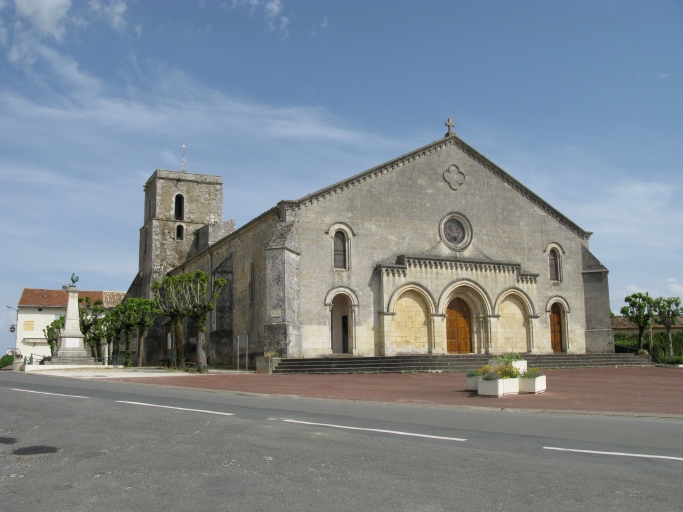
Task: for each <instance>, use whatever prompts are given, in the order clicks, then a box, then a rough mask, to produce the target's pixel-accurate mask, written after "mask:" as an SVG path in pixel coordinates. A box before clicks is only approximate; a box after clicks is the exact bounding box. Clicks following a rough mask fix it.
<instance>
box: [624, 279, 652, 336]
mask: <svg viewBox="0 0 683 512" xmlns="http://www.w3.org/2000/svg"><path fill="white" fill-rule="evenodd" d="M624 302H626V304H628V305H627V306H624V307H622V308H621V314H622V315H624V316H625V317H626V318H628V319H629V321H631V322H633V323H634V324H635V325H636V327H637V328H638V349H639V350H642V348H643V333H644V332H645V330H646V329H649V328H650V325H651V324H652V318H653V317H654V311H653V300H652V298H651V297H649V296H647V295H645V294H644V293H640V292H638V293H634V294H632V295H629V296H628V297H625V298H624Z"/></svg>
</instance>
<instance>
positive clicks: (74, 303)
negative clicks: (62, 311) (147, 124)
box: [54, 286, 93, 364]
mask: <svg viewBox="0 0 683 512" xmlns="http://www.w3.org/2000/svg"><path fill="white" fill-rule="evenodd" d="M66 291H67V294H68V300H67V303H66V318H65V320H64V329H62V332H61V333H60V334H59V341H58V348H57V350H56V351H55V356H54V360H55V361H54V363H55V364H70V363H71V364H73V363H74V362H84V361H85V360H87V362H85V364H88V362H92V361H93V359H92V357H90V354H89V353H88V351H87V350H86V349H85V346H84V345H83V333H82V332H81V322H80V319H79V318H78V289H77V288H76V287H75V286H70V287H68V288H67V289H66ZM79 359H80V360H81V361H79ZM57 360H60V361H57ZM74 360H76V361H74Z"/></svg>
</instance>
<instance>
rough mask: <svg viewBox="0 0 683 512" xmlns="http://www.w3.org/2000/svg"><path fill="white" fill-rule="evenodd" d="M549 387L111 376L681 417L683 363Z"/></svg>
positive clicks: (591, 373)
mask: <svg viewBox="0 0 683 512" xmlns="http://www.w3.org/2000/svg"><path fill="white" fill-rule="evenodd" d="M544 373H545V374H546V375H547V382H548V384H547V385H548V389H547V391H546V392H545V393H541V394H539V395H512V396H506V397H502V398H489V397H478V396H476V393H473V392H470V391H466V387H467V386H466V377H465V374H463V373H408V374H345V375H307V374H295V375H257V374H217V375H193V376H190V378H188V377H187V376H185V375H176V376H174V375H169V376H167V377H160V376H156V377H154V378H153V379H149V378H145V377H130V378H128V377H126V378H111V379H106V380H110V381H116V382H134V383H142V384H154V385H165V386H179V387H188V388H200V389H209V390H222V391H231V392H245V393H259V394H269V395H296V396H301V397H313V398H328V399H329V398H332V399H341V400H364V401H377V402H402V403H417V404H438V405H450V406H465V407H469V406H471V407H495V408H505V409H531V410H547V411H568V412H569V411H574V412H577V411H581V412H596V413H608V414H615V413H616V414H648V415H650V414H651V415H656V416H680V417H681V418H683V368H661V367H636V368H626V367H620V368H582V369H568V370H546V371H545V372H544Z"/></svg>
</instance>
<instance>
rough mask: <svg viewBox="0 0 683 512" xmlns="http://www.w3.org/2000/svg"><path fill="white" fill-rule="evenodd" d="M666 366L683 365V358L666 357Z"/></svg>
mask: <svg viewBox="0 0 683 512" xmlns="http://www.w3.org/2000/svg"><path fill="white" fill-rule="evenodd" d="M666 364H683V356H673V357H667V358H666Z"/></svg>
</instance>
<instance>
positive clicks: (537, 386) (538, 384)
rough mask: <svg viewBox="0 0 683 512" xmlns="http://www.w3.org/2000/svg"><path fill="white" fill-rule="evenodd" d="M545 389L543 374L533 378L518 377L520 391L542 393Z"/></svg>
mask: <svg viewBox="0 0 683 512" xmlns="http://www.w3.org/2000/svg"><path fill="white" fill-rule="evenodd" d="M544 391H545V375H541V376H540V377H536V378H534V379H519V392H520V393H543V392H544Z"/></svg>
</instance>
